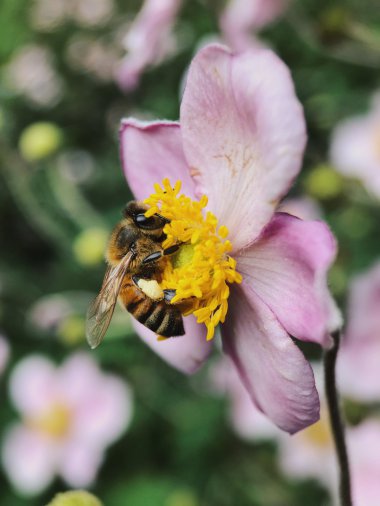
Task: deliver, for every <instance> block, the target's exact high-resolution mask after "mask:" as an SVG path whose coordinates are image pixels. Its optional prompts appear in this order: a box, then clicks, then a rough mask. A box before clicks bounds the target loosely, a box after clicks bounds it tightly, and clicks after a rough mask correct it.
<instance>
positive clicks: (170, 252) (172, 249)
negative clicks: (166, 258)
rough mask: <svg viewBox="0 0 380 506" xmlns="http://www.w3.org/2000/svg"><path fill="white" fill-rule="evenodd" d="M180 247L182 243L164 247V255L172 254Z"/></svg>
mask: <svg viewBox="0 0 380 506" xmlns="http://www.w3.org/2000/svg"><path fill="white" fill-rule="evenodd" d="M179 247H180V244H173V246H169V248H166V249H164V255H172V254H173V253H175V252H176V251H178V250H179Z"/></svg>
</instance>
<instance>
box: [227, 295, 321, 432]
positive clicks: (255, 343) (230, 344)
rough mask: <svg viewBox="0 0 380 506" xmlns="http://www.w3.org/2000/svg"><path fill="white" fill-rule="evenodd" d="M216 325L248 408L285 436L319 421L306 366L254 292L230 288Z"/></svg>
mask: <svg viewBox="0 0 380 506" xmlns="http://www.w3.org/2000/svg"><path fill="white" fill-rule="evenodd" d="M230 301H231V303H230V309H229V313H228V318H227V319H226V323H225V324H223V326H222V339H223V348H224V350H225V352H226V353H227V354H228V355H229V356H230V357H231V359H232V360H233V362H234V363H235V366H236V368H237V370H238V372H239V375H240V378H241V380H242V382H243V384H244V385H245V387H246V389H247V390H248V392H249V394H250V396H251V399H252V401H253V402H254V404H255V405H256V406H257V407H258V408H259V409H260V410H261V411H262V412H263V413H264V414H266V415H267V416H268V417H269V418H270V419H271V420H272V421H273V422H274V423H275V424H276V425H277V426H278V427H279V428H280V429H282V430H285V431H287V432H289V433H291V434H293V433H295V432H297V431H299V430H301V429H303V428H305V427H307V426H308V425H310V424H312V423H314V422H316V421H317V420H318V419H319V399H318V393H317V390H316V387H315V382H314V375H313V371H312V368H311V366H310V364H309V363H308V362H307V360H306V359H305V357H304V356H303V354H302V352H301V351H300V350H299V348H298V347H297V346H296V345H295V344H294V342H293V341H292V339H291V338H290V337H289V335H288V334H287V333H286V332H285V330H284V328H283V327H282V326H281V325H280V323H279V322H278V320H277V318H276V317H275V316H274V314H273V313H272V311H271V310H270V309H269V308H268V306H266V305H265V304H264V303H263V302H262V301H261V300H260V299H259V298H258V297H257V296H256V295H255V294H253V295H252V296H251V297H250V299H249V300H248V298H247V297H246V296H245V293H244V291H243V290H242V289H241V287H235V286H234V287H233V294H232V296H231V298H230Z"/></svg>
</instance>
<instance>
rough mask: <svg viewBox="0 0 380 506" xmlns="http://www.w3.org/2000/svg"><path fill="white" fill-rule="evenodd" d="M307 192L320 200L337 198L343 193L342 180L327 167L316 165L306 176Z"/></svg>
mask: <svg viewBox="0 0 380 506" xmlns="http://www.w3.org/2000/svg"><path fill="white" fill-rule="evenodd" d="M305 186H306V190H307V192H308V193H309V194H310V195H311V196H313V197H315V198H317V199H321V200H329V199H333V198H335V197H337V196H338V195H339V194H340V193H341V192H342V191H343V178H342V176H341V175H340V174H338V173H337V172H335V171H334V170H333V169H332V167H330V166H328V165H318V166H317V167H315V168H314V169H313V170H312V171H311V172H310V173H309V174H308V176H307V178H306V181H305Z"/></svg>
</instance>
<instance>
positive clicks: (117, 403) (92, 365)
mask: <svg viewBox="0 0 380 506" xmlns="http://www.w3.org/2000/svg"><path fill="white" fill-rule="evenodd" d="M58 380H59V392H60V395H61V398H62V400H63V402H64V403H65V404H67V406H68V408H69V409H70V410H71V412H72V416H73V418H72V421H71V424H72V426H71V434H70V437H71V438H72V437H75V438H77V439H79V440H81V441H84V442H86V444H87V445H89V446H95V447H97V448H98V447H101V448H104V447H106V446H108V445H109V444H110V443H112V442H113V441H114V440H115V439H117V438H118V437H120V435H121V434H122V433H123V432H124V430H125V429H126V427H127V425H128V424H129V422H130V420H131V417H132V411H133V405H132V393H131V391H130V389H129V387H128V385H126V383H124V382H123V381H122V380H121V379H119V378H117V377H116V376H112V375H109V374H105V373H103V372H102V371H101V370H100V369H99V367H98V365H97V363H96V361H95V360H94V358H93V357H92V356H90V355H89V354H87V353H76V354H74V355H72V356H70V357H69V358H68V359H67V360H66V361H65V362H64V363H63V365H62V366H61V367H60V369H59V378H58Z"/></svg>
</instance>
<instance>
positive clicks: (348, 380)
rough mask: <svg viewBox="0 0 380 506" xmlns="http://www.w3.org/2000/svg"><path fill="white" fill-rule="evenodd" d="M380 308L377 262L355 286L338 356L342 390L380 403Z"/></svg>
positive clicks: (378, 265) (350, 298)
mask: <svg viewBox="0 0 380 506" xmlns="http://www.w3.org/2000/svg"><path fill="white" fill-rule="evenodd" d="M379 307H380V263H377V264H375V265H374V266H373V267H372V268H371V269H369V270H368V271H367V272H365V273H364V274H362V275H360V276H357V277H356V278H355V279H354V280H353V282H352V284H351V289H350V296H349V304H348V324H347V330H346V333H345V336H344V339H343V342H342V347H341V350H340V353H339V356H338V365H337V376H338V380H339V385H340V389H341V391H342V392H343V393H344V394H345V395H346V396H347V397H350V398H352V399H357V400H359V401H365V402H376V401H379V400H380V368H379V357H380V312H379ZM363 364H365V367H363Z"/></svg>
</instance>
